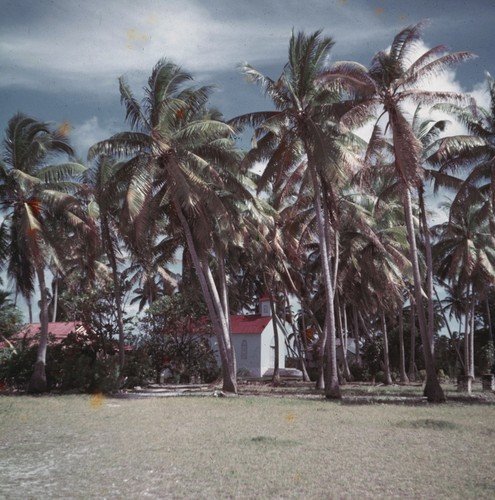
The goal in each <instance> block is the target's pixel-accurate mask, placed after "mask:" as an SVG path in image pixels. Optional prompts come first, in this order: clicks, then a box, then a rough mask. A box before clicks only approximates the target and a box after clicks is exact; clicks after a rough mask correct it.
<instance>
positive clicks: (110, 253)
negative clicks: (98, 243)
mask: <svg viewBox="0 0 495 500" xmlns="http://www.w3.org/2000/svg"><path fill="white" fill-rule="evenodd" d="M101 225H102V232H103V238H104V245H105V251H106V254H107V257H108V260H109V261H110V267H111V268H112V279H113V288H114V294H115V306H116V309H117V329H118V333H119V370H120V376H119V379H122V376H123V375H122V370H123V369H124V366H125V338H124V315H123V312H122V290H121V287H120V278H119V272H118V268H117V256H116V255H115V250H114V248H113V243H112V236H111V234H110V226H109V222H108V219H107V217H106V214H102V217H101Z"/></svg>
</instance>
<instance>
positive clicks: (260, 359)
mask: <svg viewBox="0 0 495 500" xmlns="http://www.w3.org/2000/svg"><path fill="white" fill-rule="evenodd" d="M243 341H245V342H246V346H247V349H246V351H244V353H243V347H242V343H243ZM274 342H275V340H274V334H273V323H272V321H270V322H269V323H268V324H267V326H266V327H265V329H264V330H263V333H262V334H252V333H244V334H239V333H237V334H234V335H232V343H233V345H234V351H235V357H236V364H237V370H238V371H239V370H240V369H244V370H249V372H250V376H251V377H262V376H263V375H264V373H265V372H266V371H267V370H268V369H270V368H272V369H273V365H274V354H275V350H274V349H273V346H274V345H275V343H274ZM210 345H211V346H212V348H213V350H214V351H215V356H216V358H217V362H218V365H219V366H220V365H221V360H220V353H219V352H218V343H217V339H216V337H215V336H212V337H210ZM279 345H280V355H279V366H280V368H285V357H286V355H287V348H286V345H285V339H284V336H283V334H282V332H280V330H279ZM243 354H245V357H244V355H243Z"/></svg>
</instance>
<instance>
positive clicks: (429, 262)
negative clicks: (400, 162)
mask: <svg viewBox="0 0 495 500" xmlns="http://www.w3.org/2000/svg"><path fill="white" fill-rule="evenodd" d="M423 194H424V187H423V184H421V186H419V188H418V197H419V214H420V219H421V224H420V227H421V229H422V231H421V233H422V240H423V245H424V247H425V257H426V297H427V298H426V300H427V303H428V324H427V326H428V338H429V339H430V349H431V352H432V353H434V352H435V343H434V331H435V308H434V299H433V255H432V251H431V238H430V228H429V227H428V220H427V218H426V207H425V202H424V196H423Z"/></svg>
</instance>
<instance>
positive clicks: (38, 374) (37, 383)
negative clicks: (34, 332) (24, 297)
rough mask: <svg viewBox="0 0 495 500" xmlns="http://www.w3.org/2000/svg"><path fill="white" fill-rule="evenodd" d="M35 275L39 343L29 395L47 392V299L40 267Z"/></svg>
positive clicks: (43, 273)
mask: <svg viewBox="0 0 495 500" xmlns="http://www.w3.org/2000/svg"><path fill="white" fill-rule="evenodd" d="M36 274H37V275H38V283H39V287H40V323H41V332H40V341H39V344H38V352H37V354H36V363H35V364H34V372H33V375H32V376H31V379H30V381H29V386H28V392H29V393H30V394H39V393H42V392H46V391H47V390H48V385H47V381H46V351H47V348H48V299H47V296H46V283H45V272H44V270H43V267H42V266H37V268H36Z"/></svg>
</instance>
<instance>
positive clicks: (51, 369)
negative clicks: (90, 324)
mask: <svg viewBox="0 0 495 500" xmlns="http://www.w3.org/2000/svg"><path fill="white" fill-rule="evenodd" d="M37 351H38V346H37V345H31V346H26V347H24V348H19V349H18V351H17V353H15V354H12V355H11V357H10V358H9V359H6V360H4V361H3V362H2V364H1V365H0V380H2V381H3V382H5V383H6V384H7V385H9V386H11V387H13V388H16V389H25V388H26V387H27V385H28V383H29V380H30V379H31V375H32V374H33V367H34V363H35V361H36V355H37ZM118 376H119V370H118V358H117V356H116V355H107V354H106V353H105V352H102V351H101V350H100V349H99V348H98V346H96V345H95V344H93V343H91V342H88V340H87V338H84V337H82V336H77V335H75V334H71V335H69V336H68V337H67V338H66V339H64V341H63V342H61V343H60V344H57V345H53V344H49V345H48V349H47V355H46V379H47V386H48V390H54V389H57V390H61V391H72V390H78V391H81V392H89V393H92V392H110V391H113V390H115V389H117V388H118Z"/></svg>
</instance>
